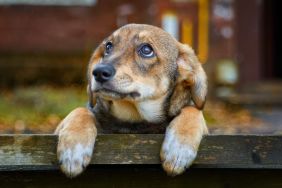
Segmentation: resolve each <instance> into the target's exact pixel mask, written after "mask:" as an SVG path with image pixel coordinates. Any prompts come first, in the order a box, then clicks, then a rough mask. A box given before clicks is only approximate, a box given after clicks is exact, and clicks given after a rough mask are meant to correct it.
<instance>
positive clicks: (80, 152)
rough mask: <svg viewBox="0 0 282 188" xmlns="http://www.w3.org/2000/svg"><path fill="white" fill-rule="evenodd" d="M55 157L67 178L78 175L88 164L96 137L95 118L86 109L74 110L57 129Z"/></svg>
mask: <svg viewBox="0 0 282 188" xmlns="http://www.w3.org/2000/svg"><path fill="white" fill-rule="evenodd" d="M55 134H57V135H58V136H59V142H58V147H57V157H58V159H59V162H60V168H61V170H62V171H63V172H64V173H65V174H66V175H67V176H69V177H75V176H77V175H78V174H80V173H81V172H82V171H83V170H84V168H85V167H86V166H87V165H88V164H89V163H90V160H91V157H92V153H93V149H94V143H95V139H96V135H97V129H96V126H95V117H94V115H93V113H92V112H90V111H89V110H88V109H86V108H76V109H75V110H73V111H72V112H71V113H70V114H69V115H68V116H67V117H66V118H65V119H64V120H63V121H62V122H61V123H60V125H59V126H58V127H57V129H56V131H55Z"/></svg>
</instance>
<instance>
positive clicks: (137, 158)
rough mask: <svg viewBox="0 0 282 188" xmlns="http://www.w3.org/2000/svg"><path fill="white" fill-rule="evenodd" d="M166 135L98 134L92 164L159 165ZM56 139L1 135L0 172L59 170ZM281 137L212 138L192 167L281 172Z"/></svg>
mask: <svg viewBox="0 0 282 188" xmlns="http://www.w3.org/2000/svg"><path fill="white" fill-rule="evenodd" d="M162 141H163V135H160V134H113V135H99V136H98V138H97V142H96V144H95V151H94V156H93V158H92V161H91V164H104V165H114V164H121V165H123V164H127V165H131V164H133V165H139V164H160V159H159V151H160V147H161V143H162ZM56 145H57V136H55V135H1V136H0V170H1V171H13V170H46V169H57V168H58V165H57V159H56ZM281 156H282V136H255V135H252V136H250V135H249V136H248V135H246V136H243V135H234V136H230V135H212V136H207V137H205V138H204V139H203V141H202V144H201V146H200V150H199V153H198V157H197V159H196V161H195V162H194V164H193V166H192V168H243V169H249V168H253V169H282V157H281Z"/></svg>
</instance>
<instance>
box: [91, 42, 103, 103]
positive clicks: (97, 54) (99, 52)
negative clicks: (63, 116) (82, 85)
mask: <svg viewBox="0 0 282 188" xmlns="http://www.w3.org/2000/svg"><path fill="white" fill-rule="evenodd" d="M102 45H103V44H100V45H99V46H98V47H97V48H96V50H95V51H94V53H93V54H92V56H91V58H90V61H89V63H88V68H87V80H88V84H87V93H88V100H89V101H88V105H89V107H90V108H93V107H94V106H95V104H96V96H95V94H94V93H93V92H92V89H91V87H93V83H92V82H93V75H92V71H93V69H94V66H95V65H96V64H97V63H99V62H100V61H101V59H102V57H103V47H102Z"/></svg>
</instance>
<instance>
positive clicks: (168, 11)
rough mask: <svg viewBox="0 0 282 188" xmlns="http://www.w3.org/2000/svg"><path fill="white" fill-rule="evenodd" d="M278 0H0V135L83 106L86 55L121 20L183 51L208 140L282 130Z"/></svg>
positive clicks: (33, 127)
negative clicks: (201, 92)
mask: <svg viewBox="0 0 282 188" xmlns="http://www.w3.org/2000/svg"><path fill="white" fill-rule="evenodd" d="M278 8H279V5H278V0H248V1H245V0H142V1H138V0H0V133H52V132H53V131H54V129H55V127H56V126H57V124H58V123H59V122H60V120H61V119H62V118H63V117H64V116H65V115H67V113H69V112H70V111H71V110H72V109H74V108H75V107H77V106H85V104H86V102H87V94H86V76H85V73H86V66H87V63H88V60H89V58H90V55H91V53H92V51H93V50H94V49H95V47H96V46H97V45H98V44H99V43H100V42H101V41H102V40H103V39H104V38H105V37H106V36H108V35H109V34H111V32H112V31H114V30H115V29H117V28H118V27H120V26H122V25H125V24H127V23H146V24H152V25H156V26H159V27H162V28H163V29H165V30H166V31H168V32H169V33H170V34H171V35H173V36H174V37H175V38H176V39H178V40H179V41H181V42H182V43H186V44H189V45H191V46H192V47H193V48H194V49H195V51H196V53H197V54H198V56H199V58H200V60H201V61H202V62H203V63H205V64H204V68H205V70H206V72H207V74H208V78H209V96H208V102H207V105H206V108H205V117H206V120H207V122H208V126H209V128H210V130H211V132H212V133H214V134H256V133H259V134H280V133H282V118H281V117H282V82H281V78H282V62H281V61H282V57H281V54H282V53H279V52H280V49H281V44H282V43H281V37H279V36H278V34H279V33H280V34H281V33H282V32H281V24H282V22H281V21H280V22H279V21H278V18H279V17H281V16H282V15H281V11H278Z"/></svg>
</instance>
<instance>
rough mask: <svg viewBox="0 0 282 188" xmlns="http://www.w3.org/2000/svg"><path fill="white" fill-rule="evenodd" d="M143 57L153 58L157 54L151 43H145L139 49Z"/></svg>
mask: <svg viewBox="0 0 282 188" xmlns="http://www.w3.org/2000/svg"><path fill="white" fill-rule="evenodd" d="M138 53H139V55H140V56H141V57H144V58H151V57H154V56H155V53H154V50H153V48H152V46H151V45H150V44H143V45H141V47H140V48H139V50H138Z"/></svg>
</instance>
